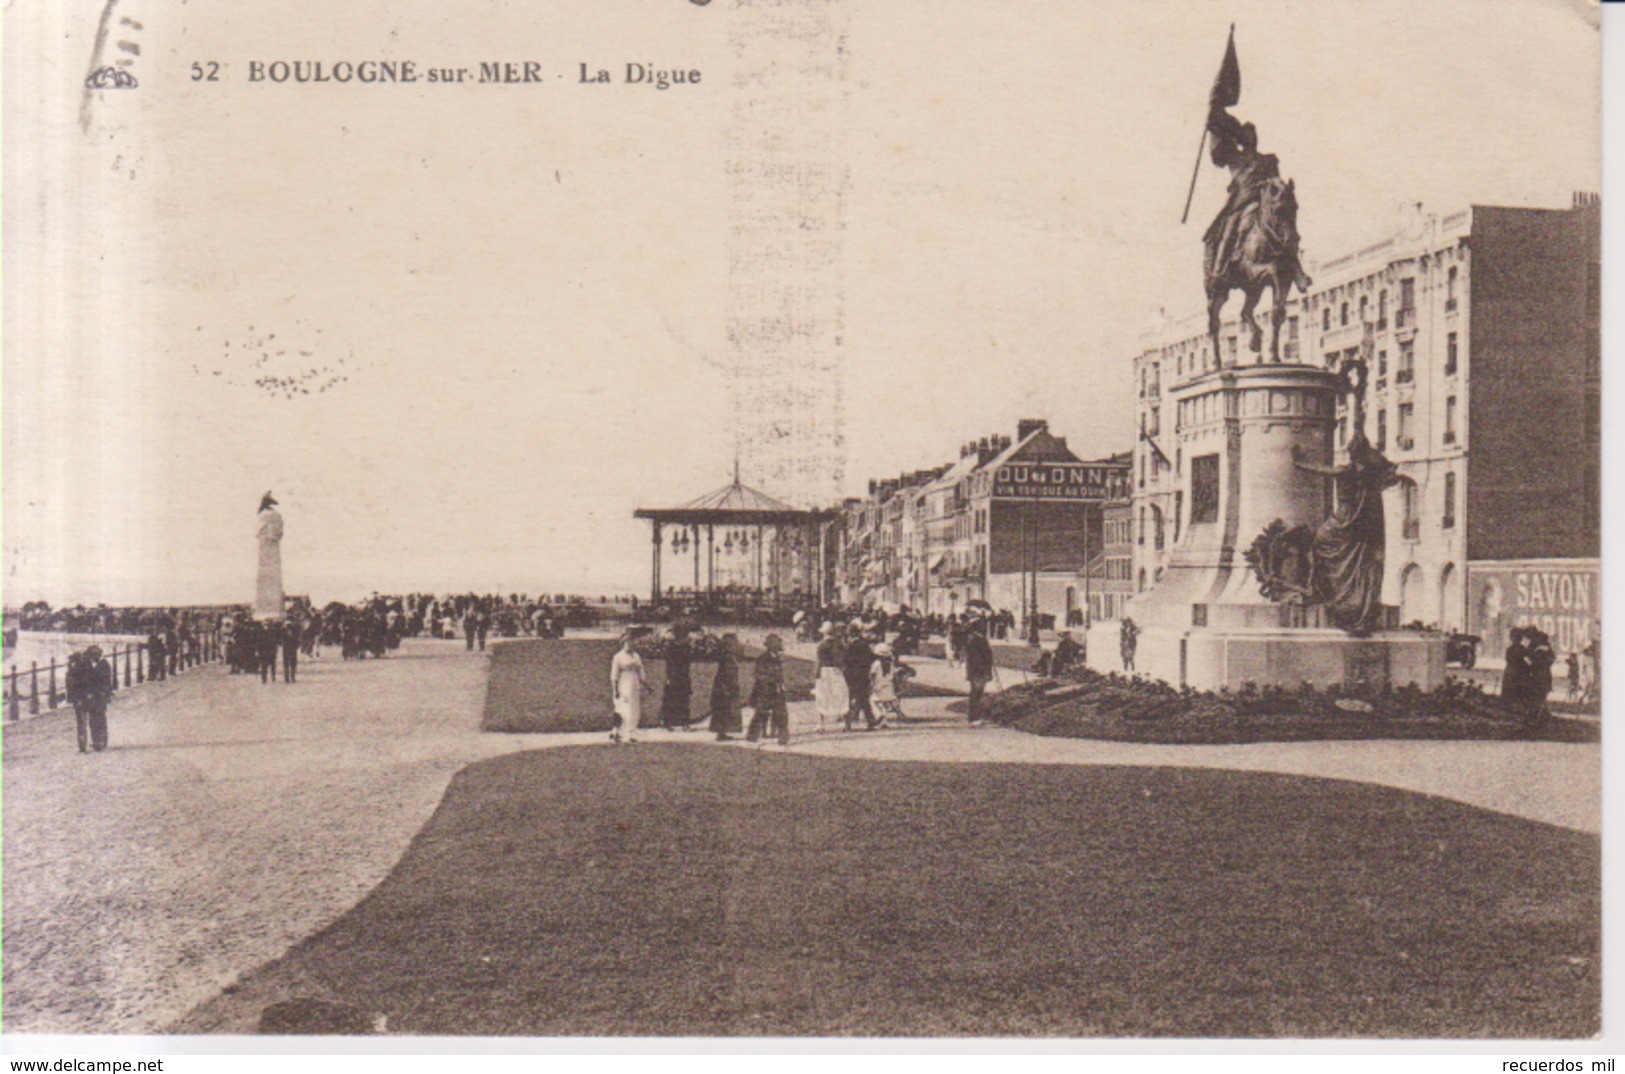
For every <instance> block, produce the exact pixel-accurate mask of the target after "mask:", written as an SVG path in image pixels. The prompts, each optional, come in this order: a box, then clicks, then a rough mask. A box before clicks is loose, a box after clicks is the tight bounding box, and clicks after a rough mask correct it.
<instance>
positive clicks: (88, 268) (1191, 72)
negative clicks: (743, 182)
mask: <svg viewBox="0 0 1625 1074" xmlns="http://www.w3.org/2000/svg"><path fill="white" fill-rule="evenodd" d="M832 2H833V3H834V4H835V7H836V10H837V11H838V12H839V17H840V18H841V19H842V20H844V22H845V30H846V37H845V48H846V52H845V62H844V64H843V67H842V70H843V71H844V79H845V82H844V92H843V93H842V94H841V95H840V96H839V100H840V108H841V110H842V123H841V129H842V131H843V133H844V139H843V140H842V142H841V143H840V146H839V148H838V150H836V151H837V152H838V153H839V154H840V156H841V157H842V158H843V160H844V162H845V164H846V165H847V175H848V180H847V187H846V189H845V191H844V194H843V204H844V219H845V228H844V239H843V251H842V259H843V261H842V273H841V279H842V284H841V286H842V288H843V295H844V300H845V314H844V332H843V344H842V347H843V352H844V363H845V384H844V397H845V400H846V410H845V420H846V446H847V459H846V466H845V472H846V474H847V481H848V486H849V489H848V491H849V492H853V493H856V492H860V491H861V490H862V488H863V486H864V484H865V483H866V481H867V480H868V479H869V478H870V477H886V476H891V475H894V474H896V473H897V472H899V471H902V470H910V469H916V468H921V467H926V466H932V465H936V464H939V463H942V462H946V461H950V460H951V458H952V457H953V455H954V454H955V452H956V450H957V447H958V445H959V444H961V443H963V442H964V441H966V440H968V439H972V438H976V437H980V436H984V435H991V434H993V433H1000V432H1003V433H1013V432H1014V426H1015V423H1016V421H1017V420H1018V419H1019V418H1024V417H1043V418H1048V419H1049V420H1050V422H1051V426H1052V428H1053V429H1054V431H1056V432H1057V433H1058V434H1060V435H1064V436H1067V437H1068V439H1069V441H1070V443H1071V445H1072V446H1073V448H1074V449H1075V450H1077V451H1078V452H1079V453H1080V454H1082V455H1085V456H1086V457H1090V456H1098V455H1105V454H1109V453H1111V452H1114V451H1120V450H1124V449H1126V448H1128V447H1129V446H1130V445H1131V443H1132V406H1131V403H1130V383H1129V382H1130V361H1131V359H1132V356H1133V354H1134V353H1135V348H1136V345H1137V342H1138V340H1139V339H1140V337H1141V335H1142V333H1144V332H1145V331H1146V330H1147V329H1148V327H1149V326H1150V325H1151V324H1152V319H1153V317H1154V316H1155V315H1156V314H1157V312H1158V310H1159V309H1163V310H1166V311H1167V312H1168V313H1170V314H1175V315H1183V314H1186V313H1190V312H1194V311H1195V310H1197V309H1198V308H1199V306H1200V302H1201V294H1200V291H1201V282H1200V236H1201V232H1202V229H1203V228H1204V227H1205V226H1206V223H1207V221H1208V220H1209V219H1211V217H1212V215H1213V213H1214V212H1215V211H1216V210H1217V208H1218V206H1219V205H1220V204H1222V202H1223V199H1224V186H1225V182H1226V178H1227V177H1226V176H1225V175H1223V174H1222V173H1219V172H1216V171H1215V170H1214V169H1213V168H1212V167H1211V166H1208V165H1206V164H1204V166H1203V168H1202V170H1201V172H1200V173H1199V175H1198V177H1197V185H1196V192H1195V200H1194V204H1193V207H1192V210H1191V214H1190V222H1189V223H1186V224H1184V225H1181V223H1180V210H1181V208H1182V206H1183V203H1184V199H1185V195H1186V191H1187V189H1188V186H1189V183H1190V179H1191V167H1192V164H1193V161H1194V159H1195V156H1196V151H1197V144H1198V139H1199V137H1200V135H1201V124H1202V118H1203V114H1204V110H1205V103H1206V96H1207V92H1208V87H1209V86H1210V85H1211V83H1212V79H1213V76H1214V73H1215V71H1216V70H1217V67H1218V63H1219V59H1220V57H1221V55H1222V53H1223V48H1224V42H1225V35H1226V33H1227V30H1228V28H1229V26H1230V24H1231V23H1232V22H1233V23H1235V25H1236V40H1237V48H1238V52H1239V55H1240V61H1241V70H1242V97H1241V103H1240V105H1239V106H1238V107H1237V108H1236V109H1235V111H1236V113H1237V114H1238V115H1239V116H1241V117H1242V118H1244V119H1247V120H1250V121H1252V122H1254V123H1255V124H1257V126H1258V129H1259V132H1260V138H1261V145H1262V148H1263V149H1264V150H1265V151H1268V152H1273V153H1275V154H1277V155H1278V156H1279V157H1280V159H1281V163H1282V169H1283V172H1284V174H1286V175H1287V176H1289V177H1291V178H1293V179H1294V180H1295V181H1296V184H1297V190H1298V197H1299V202H1300V206H1301V210H1300V218H1299V226H1300V231H1301V232H1302V234H1303V236H1304V246H1305V253H1306V254H1307V256H1308V257H1309V258H1310V259H1311V260H1313V259H1316V258H1326V259H1329V258H1332V257H1335V256H1338V255H1339V254H1341V253H1343V252H1346V251H1347V250H1349V249H1350V248H1352V247H1355V246H1358V245H1363V244H1365V243H1368V242H1371V241H1374V240H1376V239H1377V238H1380V237H1383V236H1385V235H1386V234H1388V233H1390V232H1391V231H1392V229H1393V226H1394V221H1395V219H1396V214H1397V212H1398V210H1399V208H1400V206H1401V205H1403V204H1405V203H1414V202H1422V203H1423V204H1424V206H1425V207H1426V208H1427V209H1428V210H1429V211H1437V212H1440V213H1448V212H1450V211H1453V210H1455V209H1458V208H1461V207H1463V206H1465V205H1467V204H1470V203H1482V204H1508V205H1534V206H1546V207H1566V206H1567V205H1568V204H1569V200H1570V194H1571V192H1572V191H1574V190H1596V189H1598V188H1599V183H1600V150H1599V146H1600V133H1599V130H1600V128H1599V117H1598V106H1599V95H1600V77H1599V70H1600V50H1599V39H1598V33H1597V30H1596V23H1595V14H1594V10H1595V9H1594V8H1593V7H1592V6H1591V5H1588V4H1582V3H1575V2H1569V0H1498V2H1496V3H1490V4H1486V3H1483V2H1481V0H1460V2H1458V0H1430V2H1424V3H1418V2H1414V0H1411V2H1403V3H1389V2H1385V0H1361V2H1359V3H1354V2H1347V3H1338V2H1314V3H1290V2H1286V3H1283V2H1279V0H1271V2H1268V3H1263V2H1260V3H1251V2H1235V3H1216V2H1215V3H1202V2H1195V3H1182V4H1180V5H1177V8H1176V6H1175V5H1145V4H1142V3H1136V2H1128V0H1122V2H1117V0H1101V2H1097V3H1076V4H1055V3H1049V2H1041V0H1009V2H1002V3H989V2H987V0H981V2H969V0H886V2H883V3H859V2H857V0H832ZM76 7H77V6H76ZM63 8H64V5H61V4H56V3H47V2H45V0H15V3H13V4H12V5H11V6H10V7H9V8H8V10H7V13H6V16H5V27H4V29H5V39H4V48H5V57H4V61H5V66H6V73H7V80H6V100H5V116H4V122H5V127H6V139H5V161H4V181H5V206H4V212H5V220H4V242H5V249H4V257H5V270H6V271H5V277H4V323H3V332H4V337H3V346H4V386H3V388H4V390H3V396H4V398H3V407H4V432H3V450H4V470H3V485H4V489H3V495H4V504H3V510H4V515H3V524H0V529H3V537H4V557H5V565H4V576H3V595H4V598H5V601H6V603H7V604H11V605H15V604H18V603H20V602H21V601H23V600H27V599H34V598H43V599H48V600H51V601H53V602H54V603H58V604H60V603H68V602H74V601H86V602H95V601H107V602H109V603H113V604H121V603H172V602H173V603H181V602H192V601H241V600H248V599H250V597H251V594H252V592H253V583H254V566H255V546H254V541H253V528H254V519H253V512H254V508H255V506H256V505H257V504H258V502H259V497H260V495H261V494H262V493H263V492H264V491H266V490H267V489H272V490H274V491H275V493H276V495H277V498H278V499H279V500H280V501H281V503H282V511H283V514H284V516H285V518H286V522H287V537H286V539H285V541H284V544H283V554H284V562H285V573H286V580H287V585H288V589H289V590H290V591H291V592H298V593H309V594H311V595H312V596H314V597H316V598H317V599H318V600H323V601H325V600H328V599H348V598H352V597H355V596H359V595H362V594H365V593H367V592H370V591H372V590H380V591H399V590H402V589H408V588H411V589H432V590H445V589H450V588H456V589H471V588H472V589H482V590H483V589H489V588H501V589H504V590H507V591H516V590H528V591H537V590H539V589H548V590H579V591H588V592H608V591H617V590H619V591H629V592H641V591H642V589H643V588H644V586H645V585H646V579H647V572H648V549H649V544H648V540H649V538H648V530H647V526H646V525H645V524H642V523H637V522H635V521H634V520H633V519H632V517H631V515H632V511H633V509H634V508H635V507H638V506H668V505H671V504H675V503H679V502H682V501H685V500H688V499H691V498H693V497H695V496H698V495H700V494H701V493H703V492H706V491H708V490H710V489H711V488H714V487H716V486H718V485H722V484H725V483H726V482H727V480H728V479H729V477H730V474H731V470H732V464H733V458H732V450H733V443H734V439H733V433H732V430H731V428H730V427H729V424H728V421H729V417H728V405H727V363H726V359H725V356H726V354H727V352H728V344H727V340H726V338H725V331H724V329H725V322H726V311H727V305H726V303H727V291H728V285H729V276H728V272H729V265H728V250H727V219H728V191H729V188H728V183H727V178H726V168H725V164H726V161H727V159H728V133H729V125H730V123H733V122H735V121H736V120H735V118H734V117H735V115H736V111H735V109H734V108H733V107H732V105H733V103H734V101H735V97H736V95H738V94H741V93H756V92H768V93H770V92H771V90H772V87H771V86H761V85H740V84H737V83H736V82H735V80H734V79H732V78H731V77H730V72H731V70H732V69H733V67H734V61H733V59H732V57H731V54H730V52H729V47H728V41H729V34H728V28H729V20H730V19H737V18H749V17H759V16H756V15H753V13H752V11H751V10H749V9H738V8H736V7H735V5H734V3H733V2H732V0H716V2H714V3H712V4H710V5H708V6H706V7H699V6H696V5H693V4H690V3H687V2H685V0H604V2H602V3H595V4H587V3H581V2H573V3H572V2H565V0H541V2H534V3H516V2H504V0H478V2H458V3H455V4H453V3H447V2H445V0H436V2H433V3H430V2H425V0H401V2H394V3H389V4H385V3H383V2H381V0H369V2H360V0H322V2H321V3H319V4H318V3H304V4H290V3H286V2H281V3H271V2H269V0H240V2H238V3H235V4H232V5H214V4H192V5H185V4H182V5H174V4H168V3H164V4H159V3H153V2H150V0H149V2H147V3H143V2H142V0H118V2H117V3H116V6H115V7H114V9H113V10H114V12H115V16H116V17H115V18H114V20H113V26H112V32H111V35H110V37H109V41H110V42H112V43H113V44H114V45H116V42H118V41H121V40H124V41H129V42H130V43H131V44H132V45H134V46H136V48H137V49H138V50H139V51H138V53H135V52H130V51H129V50H127V49H116V48H115V49H112V50H111V51H109V52H108V55H109V56H120V57H123V58H126V59H129V60H130V61H131V62H130V63H129V64H128V65H127V68H126V69H128V70H130V71H131V72H132V73H134V74H136V75H137V76H138V78H139V80H140V83H141V84H140V88H139V89H138V90H134V91H128V92H119V93H113V92H104V93H101V94H97V95H94V99H93V100H92V102H91V108H90V110H89V112H88V123H86V124H84V125H81V112H80V109H81V105H82V104H83V98H84V93H83V91H82V89H81V88H80V87H81V85H82V79H83V73H84V72H85V71H86V70H87V63H88V60H89V57H90V56H91V55H92V51H93V47H94V41H95V36H96V31H97V14H98V12H97V11H96V10H93V9H90V8H86V9H85V10H83V11H79V10H75V11H72V12H69V11H65V10H63ZM1487 12H1493V16H1492V15H1490V14H1487ZM296 15H297V17H295V16H296ZM121 20H128V22H125V21H121ZM136 23H139V26H138V27H137V26H136V25H134V24H136ZM104 47H110V46H106V45H104ZM277 59H284V60H292V59H305V60H322V61H324V62H326V63H328V64H329V65H331V64H332V63H333V62H336V61H339V60H348V61H350V62H359V61H362V60H368V59H374V60H383V59H395V60H403V59H412V60H414V61H415V62H416V63H418V65H419V66H420V67H429V66H433V67H447V68H456V67H463V66H467V67H471V68H475V69H477V67H478V64H479V63H480V62H482V61H499V60H514V61H524V60H534V61H536V62H537V63H538V64H539V69H540V70H543V71H545V72H546V74H547V76H548V80H547V81H546V82H545V83H544V84H538V85H530V86H527V85H514V86H506V85H505V86H476V85H463V86H429V85H426V84H418V85H414V86H398V85H397V86H376V85H375V86H360V85H356V84H350V85H346V86H337V85H331V84H329V85H319V86H318V85H304V86H299V85H271V84H268V83H264V82H260V83H252V82H249V81H248V80H247V74H248V65H249V63H250V62H251V61H260V62H268V61H271V60H277ZM194 62H201V63H205V64H208V63H216V62H217V63H219V64H220V65H221V68H220V70H219V72H218V81H207V80H206V79H205V80H200V81H194V80H193V74H194V69H193V68H192V67H191V65H192V64H193V63H194ZM628 62H643V63H648V64H651V65H653V66H659V67H682V68H699V69H701V70H703V72H704V78H703V80H702V81H701V83H700V84H699V85H696V86H683V87H677V88H674V89H670V90H666V91H658V90H654V89H651V88H649V87H646V86H627V85H614V86H609V87H598V86H580V85H577V84H575V79H576V71H577V67H578V64H581V63H586V64H588V65H589V67H591V68H593V69H596V68H598V67H603V68H606V69H610V70H612V71H613V72H614V73H615V74H616V75H617V76H619V74H620V73H621V70H622V68H624V66H625V64H626V63H628ZM203 73H204V74H205V75H206V74H207V73H208V68H204V69H203ZM744 469H745V471H746V473H747V474H748V472H749V463H748V460H745V461H744ZM765 491H768V492H770V493H771V492H773V491H774V490H773V489H767V490H765ZM670 569H672V568H670V567H668V570H670Z"/></svg>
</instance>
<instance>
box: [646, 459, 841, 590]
mask: <svg viewBox="0 0 1625 1074" xmlns="http://www.w3.org/2000/svg"><path fill="white" fill-rule="evenodd" d="M633 517H634V518H640V519H644V520H646V521H648V523H649V525H650V531H651V533H650V537H651V541H652V544H653V548H652V550H651V553H650V572H649V573H650V577H649V595H650V600H651V601H652V602H653V603H654V604H655V605H659V604H661V603H669V602H672V601H678V600H693V601H704V602H706V603H714V602H715V601H717V600H718V599H720V598H722V597H724V596H731V597H744V598H746V599H748V600H749V601H750V602H751V603H752V604H757V605H762V606H766V605H771V604H776V603H779V602H782V601H784V600H788V599H792V598H807V597H811V598H813V599H816V600H818V601H823V600H824V598H825V589H826V576H827V574H828V564H829V563H830V556H829V554H828V550H827V549H826V547H825V545H826V542H827V539H828V534H827V530H828V523H830V522H831V521H833V519H834V518H835V512H833V511H809V510H802V509H800V508H796V507H792V506H790V505H789V504H787V503H785V502H783V501H782V500H776V499H774V498H773V497H771V496H769V495H767V494H766V493H765V492H761V491H759V490H757V489H753V488H749V487H747V486H746V485H744V484H742V483H741V482H740V480H739V474H738V472H737V471H736V472H735V474H734V479H733V482H732V483H731V484H728V485H725V486H723V487H722V488H719V489H716V490H715V491H712V492H709V493H706V494H705V495H704V496H700V497H698V498H697V499H693V500H690V501H688V502H687V503H684V504H681V505H679V506H677V507H640V508H638V509H637V510H636V511H635V512H633ZM667 544H669V545H670V554H672V555H675V556H677V557H679V558H680V559H681V558H685V557H686V558H689V559H691V560H692V570H693V576H692V577H693V585H692V588H689V587H686V586H683V587H681V588H679V586H680V585H681V583H679V584H678V585H669V586H667V585H663V584H662V574H663V572H662V560H663V558H664V555H665V554H666V551H665V548H666V545H667ZM719 559H720V560H721V562H720V564H719Z"/></svg>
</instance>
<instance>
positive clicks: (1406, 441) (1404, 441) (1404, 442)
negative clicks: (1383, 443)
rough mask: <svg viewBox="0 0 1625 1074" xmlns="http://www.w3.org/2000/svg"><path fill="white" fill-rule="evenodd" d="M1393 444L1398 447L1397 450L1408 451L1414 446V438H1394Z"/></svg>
mask: <svg viewBox="0 0 1625 1074" xmlns="http://www.w3.org/2000/svg"><path fill="white" fill-rule="evenodd" d="M1394 443H1396V444H1398V445H1399V450H1401V451H1410V450H1411V449H1412V448H1414V447H1415V446H1416V438H1415V437H1411V436H1401V437H1396V438H1395V440H1394Z"/></svg>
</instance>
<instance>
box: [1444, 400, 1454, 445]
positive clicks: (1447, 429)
mask: <svg viewBox="0 0 1625 1074" xmlns="http://www.w3.org/2000/svg"><path fill="white" fill-rule="evenodd" d="M1444 442H1445V443H1447V444H1454V443H1455V442H1456V397H1455V396H1453V395H1452V396H1451V397H1450V398H1448V399H1446V400H1445V401H1444Z"/></svg>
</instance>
